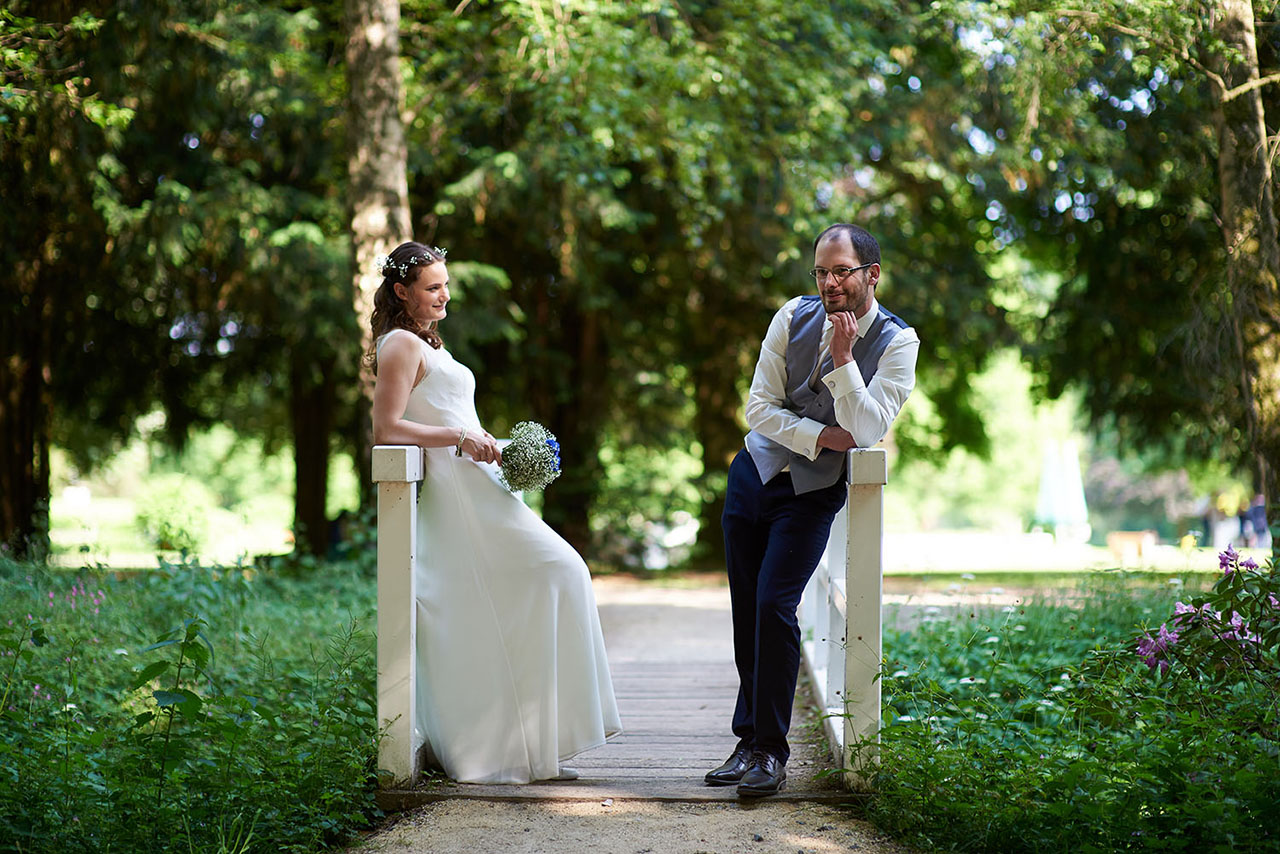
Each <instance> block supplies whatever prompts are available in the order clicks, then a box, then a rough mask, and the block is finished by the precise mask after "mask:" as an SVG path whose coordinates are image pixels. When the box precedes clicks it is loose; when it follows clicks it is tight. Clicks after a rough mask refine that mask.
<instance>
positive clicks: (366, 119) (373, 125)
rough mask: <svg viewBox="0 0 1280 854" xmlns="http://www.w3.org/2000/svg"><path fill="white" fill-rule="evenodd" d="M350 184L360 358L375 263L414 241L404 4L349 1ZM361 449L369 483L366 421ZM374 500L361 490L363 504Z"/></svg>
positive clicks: (365, 376) (366, 339)
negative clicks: (404, 114)
mask: <svg viewBox="0 0 1280 854" xmlns="http://www.w3.org/2000/svg"><path fill="white" fill-rule="evenodd" d="M345 11H346V39H347V49H346V60H347V148H348V154H347V177H348V181H349V187H348V193H349V197H348V201H349V206H350V214H351V255H352V261H353V263H354V269H355V277H354V287H353V290H354V294H353V297H354V304H355V311H356V315H357V317H358V318H359V322H360V326H361V329H362V333H361V344H362V346H361V352H362V353H365V352H368V350H369V348H370V346H371V345H372V343H373V342H372V338H371V335H370V331H369V315H370V314H371V313H372V312H373V294H374V291H375V290H377V287H378V285H379V284H380V283H381V281H382V278H381V277H380V276H379V275H378V274H377V272H376V271H375V270H374V266H373V260H374V259H375V258H376V257H378V256H379V255H385V254H387V253H388V252H390V251H391V250H392V249H394V248H395V247H396V246H398V245H399V244H400V243H402V242H404V241H406V240H409V239H410V238H411V237H412V224H411V222H410V219H409V182H408V177H407V175H408V159H409V150H408V146H407V145H406V143H405V135H404V123H403V121H402V119H401V108H402V106H403V103H402V102H403V99H404V95H403V91H402V87H401V85H400V3H399V0H346V8H345ZM359 376H360V387H361V391H362V396H363V398H364V403H363V405H359V406H357V407H356V409H357V411H362V412H365V413H367V412H369V407H370V403H371V401H372V400H373V373H372V370H371V369H369V368H368V367H367V366H365V365H363V363H362V364H361V369H360V372H359ZM360 430H361V432H362V434H363V436H362V439H361V441H360V442H359V443H358V444H357V448H358V449H359V452H360V453H359V456H358V457H357V464H358V466H359V473H360V476H361V477H360V480H361V482H362V483H363V482H364V481H367V480H368V479H369V460H370V453H371V445H372V441H373V436H372V425H370V424H369V421H368V418H367V417H366V418H364V419H363V421H362V423H361V424H360ZM372 495H373V492H372V490H371V489H361V497H362V499H365V500H368V499H369V497H370V496H372Z"/></svg>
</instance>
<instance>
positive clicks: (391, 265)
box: [373, 246, 449, 279]
mask: <svg viewBox="0 0 1280 854" xmlns="http://www.w3.org/2000/svg"><path fill="white" fill-rule="evenodd" d="M431 251H432V252H434V253H435V254H436V255H438V256H439V257H438V258H432V257H431V256H430V255H413V256H410V257H409V258H406V259H405V260H404V261H403V262H401V263H399V264H397V263H396V262H395V261H393V260H392V259H391V256H390V255H379V256H378V257H377V258H374V259H373V268H374V269H375V270H377V271H378V275H379V276H384V277H385V276H390V275H391V274H392V273H399V274H400V278H401V279H403V278H404V277H405V276H407V275H409V270H410V268H412V267H417V266H420V265H421V266H423V267H429V266H430V265H432V264H434V263H435V262H437V261H443V260H445V257H446V256H447V255H448V254H449V250H448V249H441V248H440V247H439V246H432V247H431Z"/></svg>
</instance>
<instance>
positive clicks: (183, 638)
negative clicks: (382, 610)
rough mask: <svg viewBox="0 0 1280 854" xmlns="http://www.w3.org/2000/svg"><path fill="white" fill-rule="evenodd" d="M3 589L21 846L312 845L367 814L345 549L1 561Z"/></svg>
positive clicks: (367, 645)
mask: <svg viewBox="0 0 1280 854" xmlns="http://www.w3.org/2000/svg"><path fill="white" fill-rule="evenodd" d="M0 589H2V590H3V596H2V597H0V603H2V604H0V680H3V681H2V683H0V685H2V686H3V690H2V691H0V693H3V702H2V703H0V719H2V720H3V727H0V754H2V755H3V756H4V761H3V762H0V769H2V770H0V778H2V779H3V782H4V785H3V786H0V837H2V838H4V839H6V840H11V841H12V842H13V844H15V845H16V846H17V850H22V851H32V852H37V851H48V852H54V851H57V852H74V851H84V852H98V851H143V850H146V851H175V852H187V851H190V850H214V851H227V850H235V851H242V852H276V851H299V852H301V851H313V850H316V849H317V848H320V847H327V846H329V845H332V844H336V843H340V842H342V841H343V840H344V839H346V838H347V837H348V835H349V834H350V833H351V832H352V830H353V829H355V828H357V827H361V826H365V825H366V824H367V823H368V822H369V820H370V819H371V817H372V816H374V815H375V814H376V812H377V811H376V808H375V807H374V804H373V788H374V778H373V771H374V767H375V753H376V738H375V732H374V724H373V720H374V707H375V705H376V701H375V697H374V679H373V673H374V672H375V667H374V662H373V640H372V637H371V635H370V634H369V633H368V632H367V631H365V630H364V629H363V628H362V626H364V625H366V624H368V622H369V621H370V620H371V615H372V613H373V611H374V592H373V588H372V585H371V584H370V583H369V582H368V581H367V580H366V578H365V577H364V576H362V575H360V574H358V573H355V572H353V570H352V569H350V568H349V567H345V566H343V565H340V564H339V565H333V566H329V567H326V568H325V572H323V573H318V574H316V575H315V576H314V577H313V578H312V579H310V580H309V581H305V582H303V581H294V580H288V579H284V578H279V577H275V576H272V575H270V574H265V575H264V574H262V573H260V572H256V571H254V570H250V569H245V568H240V567H231V568H208V567H203V566H200V565H198V564H195V563H192V562H188V563H183V564H179V565H168V566H166V567H164V568H162V569H161V570H159V571H155V572H151V573H146V574H140V575H137V576H134V577H132V578H126V579H117V578H116V577H115V576H112V575H95V574H93V573H92V572H89V571H86V572H83V573H81V574H79V575H78V576H72V575H70V574H59V573H51V572H48V571H46V570H43V569H37V568H33V567H30V566H24V565H20V564H12V563H5V564H4V565H2V566H0ZM183 614H186V615H187V616H185V617H183V616H180V615H183Z"/></svg>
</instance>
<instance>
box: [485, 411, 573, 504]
mask: <svg viewBox="0 0 1280 854" xmlns="http://www.w3.org/2000/svg"><path fill="white" fill-rule="evenodd" d="M559 476H560V443H559V442H557V441H556V437H555V436H554V435H553V434H552V433H551V431H550V430H548V429H547V428H546V427H543V426H542V425H541V424H539V423H537V422H536V421H521V422H519V423H518V424H516V426H514V427H512V428H511V443H510V444H508V445H507V446H506V447H505V448H503V449H502V467H501V469H500V470H499V472H498V477H499V479H501V481H502V485H503V486H505V487H506V488H507V489H509V490H511V491H512V492H524V491H528V490H540V489H545V488H546V487H547V484H549V483H551V481H553V480H555V479H556V478H557V477H559Z"/></svg>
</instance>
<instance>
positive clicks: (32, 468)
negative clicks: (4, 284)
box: [0, 271, 49, 561]
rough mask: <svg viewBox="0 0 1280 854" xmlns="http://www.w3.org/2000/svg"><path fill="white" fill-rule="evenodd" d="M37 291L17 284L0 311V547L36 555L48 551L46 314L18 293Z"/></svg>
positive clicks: (23, 556) (25, 556) (12, 553)
mask: <svg viewBox="0 0 1280 854" xmlns="http://www.w3.org/2000/svg"><path fill="white" fill-rule="evenodd" d="M11 274H12V275H14V276H19V275H21V272H20V271H11ZM39 292H40V289H39V288H38V287H36V288H24V287H22V286H21V285H20V286H19V293H20V294H21V295H22V296H19V298H18V299H17V300H14V301H13V304H12V305H10V306H7V307H6V308H5V310H4V314H3V316H2V317H0V342H3V346H4V352H3V353H0V360H2V361H0V441H3V443H4V444H3V446H2V447H3V453H2V454H0V460H3V463H2V464H0V549H3V550H4V552H5V556H8V557H14V558H17V559H19V560H36V561H39V560H43V559H44V557H45V556H46V555H47V554H48V553H49V462H48V461H49V418H48V407H49V401H48V396H49V395H48V381H47V377H46V375H45V374H46V370H47V368H48V366H47V364H46V359H45V354H46V353H47V352H48V350H47V343H48V341H47V336H48V317H46V314H47V312H46V311H44V310H43V309H42V308H41V307H40V306H39V305H31V304H30V303H29V302H24V299H23V298H22V297H23V296H25V297H27V299H28V300H32V301H39V297H38V296H37V294H38V293H39Z"/></svg>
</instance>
